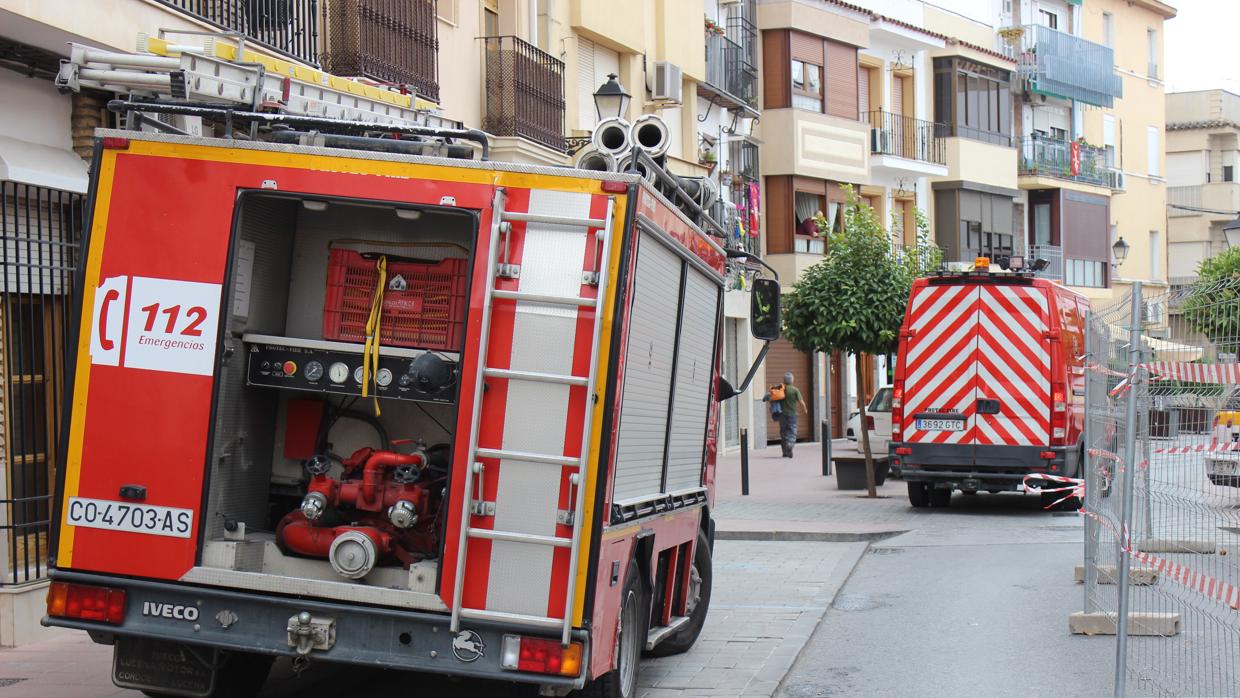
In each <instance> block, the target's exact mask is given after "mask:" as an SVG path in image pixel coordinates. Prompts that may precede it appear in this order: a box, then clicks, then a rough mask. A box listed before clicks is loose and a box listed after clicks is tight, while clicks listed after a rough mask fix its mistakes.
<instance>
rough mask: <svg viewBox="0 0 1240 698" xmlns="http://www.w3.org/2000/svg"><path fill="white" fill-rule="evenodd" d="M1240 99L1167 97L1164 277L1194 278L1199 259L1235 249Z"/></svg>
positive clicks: (1227, 95)
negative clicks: (1165, 261)
mask: <svg viewBox="0 0 1240 698" xmlns="http://www.w3.org/2000/svg"><path fill="white" fill-rule="evenodd" d="M1238 160H1240V95H1235V94H1233V93H1231V92H1227V91H1225V90H1202V91H1197V92H1177V93H1174V94H1169V95H1167V218H1168V221H1167V222H1168V231H1167V233H1168V237H1167V244H1168V252H1167V275H1168V278H1169V280H1170V281H1171V283H1173V284H1175V283H1188V282H1191V281H1192V280H1193V279H1195V278H1196V277H1197V268H1198V266H1199V265H1200V264H1201V262H1202V260H1205V259H1209V258H1210V257H1213V256H1214V255H1216V254H1218V253H1220V252H1222V251H1223V250H1225V249H1227V248H1228V247H1230V246H1232V245H1240V226H1236V225H1230V224H1233V223H1235V222H1236V221H1237V220H1238V218H1237V217H1238V216H1240V178H1238V177H1237V166H1240V162H1238Z"/></svg>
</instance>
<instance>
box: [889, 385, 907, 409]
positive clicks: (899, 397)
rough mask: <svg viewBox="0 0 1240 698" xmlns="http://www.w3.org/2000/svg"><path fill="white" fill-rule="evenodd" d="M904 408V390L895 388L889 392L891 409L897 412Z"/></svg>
mask: <svg viewBox="0 0 1240 698" xmlns="http://www.w3.org/2000/svg"><path fill="white" fill-rule="evenodd" d="M903 406H904V388H895V389H894V390H892V391H891V408H892V409H894V410H898V409H900V408H901V407H903Z"/></svg>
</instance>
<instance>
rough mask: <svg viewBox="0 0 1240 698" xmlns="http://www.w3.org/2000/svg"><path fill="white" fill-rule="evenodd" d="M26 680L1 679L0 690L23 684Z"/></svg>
mask: <svg viewBox="0 0 1240 698" xmlns="http://www.w3.org/2000/svg"><path fill="white" fill-rule="evenodd" d="M25 680H26V679H0V688H8V687H9V686H12V685H13V684H17V683H21V682H22V681H25Z"/></svg>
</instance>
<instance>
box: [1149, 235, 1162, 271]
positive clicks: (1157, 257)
mask: <svg viewBox="0 0 1240 698" xmlns="http://www.w3.org/2000/svg"><path fill="white" fill-rule="evenodd" d="M1161 277H1162V233H1160V232H1159V231H1157V230H1151V231H1150V280H1151V281H1157V280H1158V279H1159V278H1161Z"/></svg>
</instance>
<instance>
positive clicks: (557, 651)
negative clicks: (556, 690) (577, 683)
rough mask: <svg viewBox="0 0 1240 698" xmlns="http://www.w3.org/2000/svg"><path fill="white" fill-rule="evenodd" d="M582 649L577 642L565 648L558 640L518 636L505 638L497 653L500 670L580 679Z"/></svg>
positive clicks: (506, 636)
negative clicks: (577, 677) (499, 651)
mask: <svg viewBox="0 0 1240 698" xmlns="http://www.w3.org/2000/svg"><path fill="white" fill-rule="evenodd" d="M581 655H582V647H581V643H580V642H572V643H569V645H568V647H565V646H564V645H561V644H560V641H559V640H548V639H546V638H541V637H525V636H522V635H505V636H504V645H503V648H502V650H501V653H500V666H502V667H503V668H505V669H515V670H516V671H529V672H533V673H535V674H554V675H557V676H579V675H581Z"/></svg>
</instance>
